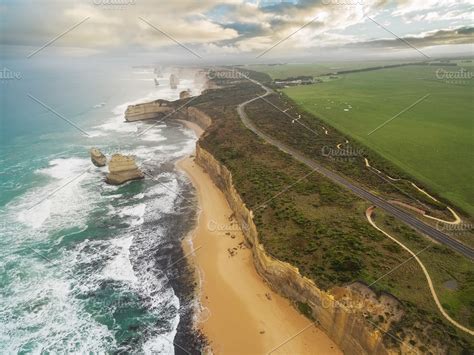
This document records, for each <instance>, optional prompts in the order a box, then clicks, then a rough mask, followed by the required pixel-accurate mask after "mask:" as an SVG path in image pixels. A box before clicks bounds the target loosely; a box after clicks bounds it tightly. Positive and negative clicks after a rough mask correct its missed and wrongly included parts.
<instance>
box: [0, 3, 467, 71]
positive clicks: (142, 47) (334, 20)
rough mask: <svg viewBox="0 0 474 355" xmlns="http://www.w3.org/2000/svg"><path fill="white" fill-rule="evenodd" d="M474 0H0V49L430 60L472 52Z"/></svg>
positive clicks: (199, 56)
mask: <svg viewBox="0 0 474 355" xmlns="http://www.w3.org/2000/svg"><path fill="white" fill-rule="evenodd" d="M473 4H474V3H473V2H472V1H469V0H393V1H389V0H317V1H314V0H286V1H279V0H260V1H257V0H248V1H239V0H76V1H69V0H55V1H50V0H30V1H26V0H2V1H1V2H0V23H1V25H0V26H1V28H2V30H1V37H0V45H2V47H3V48H7V47H9V48H16V49H18V48H23V49H24V50H25V51H34V50H35V49H36V48H40V47H41V46H43V45H44V44H46V43H48V42H49V41H53V40H54V41H53V43H52V44H51V45H50V46H48V47H47V49H46V50H47V51H61V52H62V53H63V54H65V55H70V56H95V55H112V54H113V55H119V54H124V53H132V52H133V53H153V54H155V55H157V54H160V55H162V56H167V57H169V58H173V57H174V58H179V59H180V60H183V61H186V60H187V61H196V62H198V61H203V60H204V61H213V60H217V59H222V58H230V60H233V61H238V60H241V61H243V62H245V61H249V60H251V61H253V62H272V61H276V60H281V59H292V60H298V58H308V57H311V58H328V59H329V58H331V57H335V58H345V57H351V56H354V57H357V56H358V57H364V56H365V57H366V58H374V59H377V58H379V57H390V56H393V57H397V56H410V57H414V58H416V57H418V58H420V59H424V56H425V55H429V56H432V55H433V56H437V55H441V54H449V53H468V52H469V51H470V52H471V53H473V52H472V51H473V43H474V25H473V10H474V5H473ZM397 37H399V38H397ZM400 38H401V39H400ZM413 47H415V48H413ZM257 57H258V58H257Z"/></svg>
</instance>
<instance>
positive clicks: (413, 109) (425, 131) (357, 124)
mask: <svg viewBox="0 0 474 355" xmlns="http://www.w3.org/2000/svg"><path fill="white" fill-rule="evenodd" d="M460 69H461V68H460V67H452V66H450V67H441V66H406V67H400V68H393V69H383V70H376V71H369V72H361V73H351V74H345V75H339V78H338V79H336V80H331V81H328V82H323V83H319V84H315V85H309V86H298V87H290V88H286V89H284V92H285V93H286V94H287V95H288V96H289V97H290V98H291V99H293V100H294V101H295V102H296V103H297V104H298V105H299V106H300V107H301V108H302V109H304V110H306V111H308V112H310V113H312V114H314V115H315V116H317V117H319V118H320V119H322V120H323V121H325V122H327V123H328V124H329V125H331V126H333V127H335V128H336V129H338V130H340V131H341V132H343V133H345V134H347V135H348V136H351V137H352V138H354V139H355V140H357V141H358V142H360V143H362V144H363V145H366V146H368V147H369V148H371V149H373V150H375V151H376V152H378V153H379V154H380V155H382V156H383V157H384V158H386V159H388V160H390V161H392V162H393V163H394V164H395V165H397V166H399V167H400V168H401V169H403V170H404V171H406V172H407V173H408V174H410V175H411V176H413V177H414V178H416V179H417V180H418V181H421V182H423V183H424V184H426V185H427V186H428V187H429V188H430V189H431V190H433V191H435V192H436V193H437V194H438V195H440V196H442V197H444V198H445V199H447V200H450V201H452V202H453V203H454V204H456V205H457V206H459V207H461V208H462V209H463V210H465V211H466V212H468V213H469V214H471V215H472V214H473V213H474V208H473V206H472V205H473V201H474V188H473V186H472V183H471V179H472V174H473V172H474V170H473V166H472V164H471V162H472V158H473V154H472V152H473V148H474V144H473V140H472V128H473V123H472V110H473V108H474V100H473V96H474V91H473V89H474V84H473V80H472V78H471V79H469V78H461V79H459V78H456V79H450V78H448V76H449V75H447V74H444V73H446V72H458V71H459V70H460ZM466 70H467V71H469V68H468V67H466ZM419 100H420V101H419ZM418 101H419V102H418ZM417 102H418V103H417ZM415 103H416V105H415ZM412 105H414V106H412ZM400 112H402V113H401V114H400V115H399V116H397V115H398V114H399V113H400ZM395 116H397V117H395ZM394 117H395V118H394ZM389 120H390V121H389ZM387 121H389V122H388V123H387V124H386V125H384V126H383V127H381V128H379V129H377V127H379V126H380V125H382V124H384V123H385V122H387ZM374 130H375V131H374ZM372 131H373V132H372ZM371 132H372V133H371Z"/></svg>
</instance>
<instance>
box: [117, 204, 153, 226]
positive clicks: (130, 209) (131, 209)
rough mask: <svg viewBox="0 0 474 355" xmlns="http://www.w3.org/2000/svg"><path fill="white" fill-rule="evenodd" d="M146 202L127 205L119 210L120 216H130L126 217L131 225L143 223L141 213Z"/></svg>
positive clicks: (142, 213)
mask: <svg viewBox="0 0 474 355" xmlns="http://www.w3.org/2000/svg"><path fill="white" fill-rule="evenodd" d="M145 209H146V204H145V203H139V204H138V205H133V206H127V207H125V208H123V209H122V210H121V211H120V212H119V216H120V217H131V218H128V219H129V220H130V223H131V225H132V226H138V225H140V224H143V222H144V219H143V215H144V214H145Z"/></svg>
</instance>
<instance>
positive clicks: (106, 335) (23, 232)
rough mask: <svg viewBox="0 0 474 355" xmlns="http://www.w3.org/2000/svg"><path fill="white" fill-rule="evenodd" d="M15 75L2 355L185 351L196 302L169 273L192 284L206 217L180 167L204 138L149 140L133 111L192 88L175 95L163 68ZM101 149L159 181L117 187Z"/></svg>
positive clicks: (164, 134) (58, 68)
mask: <svg viewBox="0 0 474 355" xmlns="http://www.w3.org/2000/svg"><path fill="white" fill-rule="evenodd" d="M2 67H3V68H8V70H10V71H13V72H16V73H21V78H15V79H11V80H2V81H1V82H0V85H1V86H0V89H1V91H2V92H1V94H2V95H1V110H0V114H1V120H0V132H1V133H0V134H1V135H0V153H1V155H0V171H1V173H0V212H1V215H2V222H1V226H0V228H1V229H0V234H1V235H0V296H1V297H0V324H1V327H0V351H1V352H2V353H40V352H53V353H55V352H66V351H77V352H86V351H87V352H120V351H127V352H128V351H130V352H145V353H152V352H159V353H173V352H174V346H173V343H172V342H173V340H175V337H176V336H177V335H176V334H178V335H179V332H180V329H184V328H185V326H184V325H183V324H182V323H183V319H184V318H185V317H187V318H189V314H190V312H191V308H192V304H190V303H189V300H188V301H186V302H188V303H187V304H184V301H183V299H182V297H181V295H182V294H184V293H185V291H183V290H182V285H181V284H180V282H179V278H175V280H174V281H170V279H169V272H170V270H168V265H174V266H173V268H174V269H175V270H174V271H173V272H178V274H179V267H180V263H179V262H178V263H177V264H175V261H176V260H180V259H179V258H181V257H182V255H180V253H181V249H180V241H181V239H182V238H183V236H184V235H185V234H186V232H187V231H188V230H189V228H190V226H191V225H192V222H193V219H194V217H195V212H194V209H195V207H194V204H193V196H192V192H191V190H190V187H189V183H188V182H187V180H186V179H185V177H184V176H182V174H180V173H178V172H177V171H175V169H174V166H173V162H174V161H175V160H176V159H179V158H180V157H183V156H185V155H187V154H189V153H191V152H192V151H193V148H194V144H195V139H196V138H195V136H194V134H193V133H192V132H190V131H189V130H186V129H184V128H182V127H181V126H180V125H178V124H160V125H158V126H156V127H154V128H152V129H149V130H147V131H146V133H144V134H143V135H141V136H137V133H139V132H141V130H143V129H145V128H147V127H149V125H148V124H147V123H125V122H123V113H124V111H125V109H126V107H127V105H128V104H130V103H138V102H143V101H149V100H152V99H156V98H164V99H176V98H178V94H179V92H180V91H181V90H183V89H187V88H190V87H191V88H192V87H193V82H192V80H182V81H181V84H180V86H179V87H178V89H177V90H171V89H169V87H168V86H167V78H168V77H167V75H169V73H167V72H166V71H164V76H163V78H161V79H160V83H161V84H162V85H160V86H159V87H158V88H156V87H155V85H154V81H153V78H154V74H153V72H152V71H151V70H148V69H136V68H135V69H134V68H133V67H132V66H129V65H121V64H118V63H115V62H104V63H102V64H101V65H97V63H94V64H89V65H87V64H83V63H81V62H80V61H75V62H68V61H56V62H48V61H37V62H33V61H27V60H15V61H13V60H11V61H9V60H6V59H3V62H2ZM37 101H40V102H42V103H43V104H44V105H46V106H48V107H49V108H50V109H47V108H45V107H44V106H43V105H41V104H39V103H38V102H37ZM53 110H54V111H55V112H57V114H55V113H53V112H51V111H53ZM58 116H61V117H62V118H60V117H58ZM66 119H67V120H70V121H71V122H73V123H74V124H75V125H77V126H78V127H79V128H80V129H77V128H75V127H73V126H72V125H71V124H69V123H68V122H66V121H65V120H66ZM81 130H84V131H85V132H87V133H88V135H89V136H86V135H85V134H84V133H83V132H82V131H81ZM91 147H98V148H100V149H101V150H102V151H103V152H104V153H105V154H106V155H108V156H110V155H111V154H113V153H114V152H120V153H124V154H133V155H135V156H136V159H137V162H138V164H139V165H140V166H141V167H142V169H143V170H146V171H147V172H148V173H149V174H151V175H152V176H154V179H151V178H149V177H147V178H146V179H145V180H143V181H138V182H132V183H128V184H126V185H123V186H120V187H117V186H109V185H106V184H105V183H104V181H103V180H104V177H105V174H106V168H97V167H95V166H93V165H92V164H91V162H90V159H89V153H88V150H89V149H90V148H91ZM180 287H181V288H180ZM183 292H184V293H183ZM180 321H181V323H180ZM180 324H181V325H180Z"/></svg>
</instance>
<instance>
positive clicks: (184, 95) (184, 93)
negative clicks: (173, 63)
mask: <svg viewBox="0 0 474 355" xmlns="http://www.w3.org/2000/svg"><path fill="white" fill-rule="evenodd" d="M190 96H191V90H189V89H188V90H183V91H181V92H180V93H179V98H180V99H187V98H188V97H190Z"/></svg>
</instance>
